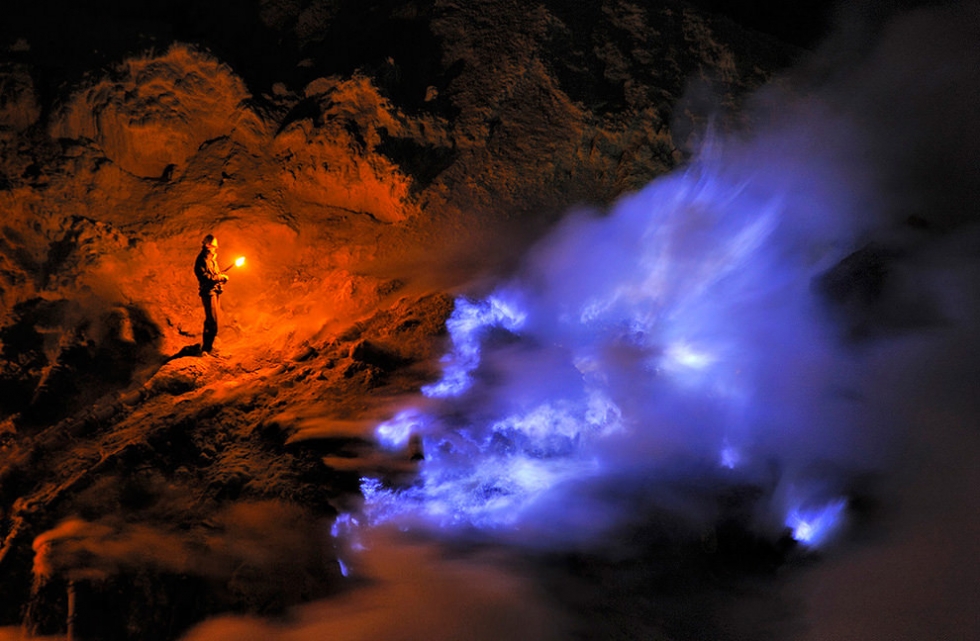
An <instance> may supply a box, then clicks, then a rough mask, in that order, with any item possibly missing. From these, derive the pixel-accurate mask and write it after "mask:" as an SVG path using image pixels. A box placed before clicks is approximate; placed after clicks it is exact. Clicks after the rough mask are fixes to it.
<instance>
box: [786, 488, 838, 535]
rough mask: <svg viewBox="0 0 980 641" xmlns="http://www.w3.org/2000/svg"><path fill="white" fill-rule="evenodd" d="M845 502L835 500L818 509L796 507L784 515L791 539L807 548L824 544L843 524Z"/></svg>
mask: <svg viewBox="0 0 980 641" xmlns="http://www.w3.org/2000/svg"><path fill="white" fill-rule="evenodd" d="M846 507H847V500H846V499H843V498H839V499H836V500H834V501H831V502H830V503H827V504H825V505H821V506H818V507H811V508H802V507H797V508H793V509H792V510H790V512H789V514H787V515H786V527H788V528H790V530H792V532H793V539H795V540H796V541H798V542H799V543H802V544H804V545H806V546H807V547H819V546H820V545H822V544H824V543H826V542H827V541H828V540H829V539H830V538H831V537H832V536H833V535H834V534H835V533H836V532H837V530H838V529H839V528H840V527H841V525H842V524H843V522H844V514H845V508H846Z"/></svg>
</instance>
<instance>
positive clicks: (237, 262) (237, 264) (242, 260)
mask: <svg viewBox="0 0 980 641" xmlns="http://www.w3.org/2000/svg"><path fill="white" fill-rule="evenodd" d="M244 264H245V257H244V256H240V257H239V258H237V259H236V260H235V262H233V263H232V264H231V265H228V266H227V267H225V268H224V269H223V270H221V271H224V272H228V271H231V268H232V267H241V266H242V265H244Z"/></svg>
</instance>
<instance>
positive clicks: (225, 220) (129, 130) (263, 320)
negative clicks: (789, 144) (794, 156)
mask: <svg viewBox="0 0 980 641" xmlns="http://www.w3.org/2000/svg"><path fill="white" fill-rule="evenodd" d="M368 4H369V6H368V7H367V8H361V9H358V10H354V9H351V8H350V7H348V6H346V5H342V4H341V3H331V2H321V1H319V0H318V1H316V2H276V1H274V0H269V1H263V2H261V3H260V4H259V11H258V16H257V17H256V16H251V18H249V17H246V18H243V19H244V20H246V21H247V20H249V19H251V20H255V21H261V23H262V24H264V25H265V27H264V28H265V29H267V30H272V32H274V33H277V34H279V36H280V37H281V38H284V39H285V40H286V41H287V42H289V43H292V45H291V46H293V47H295V49H294V50H291V51H292V54H283V57H284V58H288V57H289V55H294V56H295V58H294V59H292V61H291V62H292V65H293V66H292V67H290V68H288V71H284V72H283V74H284V75H286V76H289V78H287V80H288V81H289V82H290V83H291V84H290V85H289V86H287V85H286V84H275V85H274V86H268V87H258V88H256V87H249V86H247V85H246V82H245V81H244V80H243V79H242V77H240V75H239V73H244V72H243V71H241V70H239V69H234V68H232V67H231V66H229V64H228V62H227V61H224V60H222V59H221V57H220V55H218V54H214V53H208V52H206V51H205V50H204V49H202V48H201V47H199V46H197V45H196V44H193V43H191V44H186V43H173V44H171V43H170V42H166V46H165V47H162V48H160V47H158V48H157V51H159V53H153V52H142V51H133V52H132V55H131V56H129V57H126V58H125V59H117V60H112V61H111V63H112V66H111V69H110V70H109V71H107V72H105V73H101V74H100V73H93V74H92V75H91V76H90V77H89V78H87V79H85V80H81V79H79V78H72V81H73V83H74V84H72V85H70V86H68V87H67V88H66V89H65V90H64V91H63V93H62V95H61V96H60V100H59V101H57V102H55V101H53V100H51V99H50V97H48V98H43V97H42V92H39V91H37V90H36V89H35V85H34V80H33V76H32V74H33V75H34V76H40V77H42V80H44V82H45V83H46V84H45V87H49V86H50V84H47V83H50V82H51V81H50V79H46V78H44V74H45V69H46V67H44V66H43V63H42V62H41V60H42V58H43V55H44V52H43V51H40V52H37V54H36V55H37V56H38V60H39V62H38V65H39V66H38V67H36V68H34V67H31V66H30V55H33V54H31V50H30V48H29V47H28V48H27V49H24V47H23V46H20V47H17V48H11V49H10V50H9V51H10V52H11V54H10V55H11V56H12V57H19V58H21V59H25V58H26V59H27V62H18V63H17V64H14V63H9V64H8V63H4V66H3V67H2V68H0V151H2V158H0V171H2V173H0V212H2V222H0V298H2V308H0V345H2V347H0V349H2V355H3V361H2V363H0V421H2V423H0V439H2V440H0V444H2V448H3V449H2V450H0V452H2V458H0V536H2V543H0V569H2V572H3V576H4V580H3V585H2V587H0V603H2V605H0V624H15V623H18V622H19V621H20V620H21V617H22V616H26V619H27V623H28V625H29V627H31V628H32V629H33V630H35V631H37V632H45V633H47V632H57V631H58V630H60V629H62V627H63V622H64V621H65V617H66V611H65V608H66V605H65V603H64V598H65V597H64V595H65V589H66V586H67V585H68V582H71V585H72V586H73V587H72V590H76V591H77V594H76V596H77V597H78V598H79V599H80V600H82V601H85V600H86V599H87V600H88V601H89V603H100V604H101V607H103V608H104V609H106V611H107V612H108V613H109V615H108V618H107V621H110V622H105V621H102V622H100V621H96V620H95V619H94V618H91V616H90V615H85V616H83V617H82V618H81V619H79V622H78V625H79V626H80V629H84V630H87V631H88V633H90V634H94V635H96V636H101V637H103V638H139V639H171V638H176V637H177V636H179V635H180V634H181V632H182V631H183V629H185V628H186V627H187V626H188V625H190V624H192V623H194V622H195V621H197V620H199V619H201V618H203V617H205V616H207V615H208V614H210V613H213V612H217V611H223V610H229V609H237V610H245V611H251V612H278V611H281V610H282V608H284V607H286V606H288V605H290V604H293V603H297V602H300V601H303V600H308V599H310V598H313V597H315V596H318V595H322V594H324V593H328V592H330V591H331V590H334V589H335V588H336V581H335V580H336V578H337V576H338V572H339V570H338V566H337V565H336V563H332V562H327V563H325V562H324V560H323V559H324V558H326V559H328V560H329V559H332V557H333V556H334V554H335V552H334V551H332V550H329V549H327V550H324V549H322V547H323V543H322V541H323V537H322V536H318V535H317V532H322V531H323V529H324V528H326V527H328V526H329V524H330V522H331V520H332V519H333V518H334V517H335V515H336V514H337V511H338V509H342V508H343V506H344V505H345V504H346V503H347V502H349V501H350V500H352V498H354V497H356V495H357V473H358V471H363V470H359V469H358V466H363V465H367V464H368V462H369V464H370V465H372V466H375V467H376V468H377V469H390V470H395V471H398V470H402V469H403V468H404V465H403V462H399V461H395V460H387V459H385V458H384V457H381V458H377V457H374V458H371V457H370V456H367V455H365V454H364V452H365V451H366V450H367V449H370V445H369V443H368V440H367V429H368V427H369V426H370V425H371V424H372V423H373V422H375V421H377V420H379V419H381V418H383V417H384V416H386V415H387V414H388V413H389V410H390V407H391V406H393V403H394V400H393V399H395V398H396V397H397V396H398V395H400V394H403V393H405V392H410V391H414V390H417V389H418V387H419V386H420V385H422V384H423V383H425V382H428V381H431V380H432V379H433V377H434V376H435V375H436V373H437V372H436V365H435V361H436V357H437V355H438V347H439V338H440V337H441V335H442V333H443V331H444V330H443V321H444V320H445V319H446V318H447V317H448V315H449V314H450V312H451V311H452V305H451V299H450V297H449V296H448V295H446V294H445V293H444V292H447V291H450V290H451V289H453V288H456V287H459V286H460V285H461V284H463V283H465V282H467V281H468V280H469V279H471V278H474V277H479V276H484V275H486V274H487V273H495V272H500V271H503V270H506V269H507V268H508V267H509V266H511V264H512V262H513V259H514V257H516V256H517V255H519V254H520V252H521V251H522V250H523V248H524V247H526V246H527V244H528V243H529V242H531V241H532V240H533V239H534V238H535V237H537V236H538V235H539V234H540V233H541V232H542V231H543V230H544V229H546V228H547V226H548V225H549V224H550V223H551V222H553V221H554V220H556V219H557V217H558V216H559V215H560V214H561V213H562V212H563V211H564V210H565V209H566V208H567V207H569V206H571V205H574V204H577V203H583V202H585V203H593V204H606V203H609V202H611V201H612V200H613V199H615V198H616V197H618V196H619V195H621V194H623V193H626V192H628V191H630V190H633V189H635V188H637V187H639V186H641V185H643V184H644V183H646V182H647V181H648V180H650V179H651V178H652V177H654V176H656V175H659V174H661V173H663V172H665V171H667V170H668V169H670V168H672V167H673V166H674V165H675V164H677V163H678V162H679V160H681V159H682V158H683V157H684V155H685V153H687V148H688V147H687V145H688V142H689V141H688V140H687V138H688V137H689V136H693V135H694V134H696V133H697V131H698V125H699V123H700V122H701V121H702V120H703V119H704V117H705V113H704V112H703V111H701V109H700V106H699V104H698V96H699V95H706V94H704V93H703V92H701V93H699V91H700V90H699V91H693V92H691V93H690V94H688V98H687V99H686V100H685V101H681V100H680V99H681V97H682V95H683V94H684V92H685V90H686V88H687V83H688V82H689V80H690V79H692V78H694V79H696V83H695V84H696V85H697V86H698V87H701V88H703V87H706V86H708V85H710V86H712V87H713V90H714V92H715V93H713V94H712V95H716V96H720V102H721V104H722V105H724V106H732V105H735V104H736V103H737V100H738V96H740V95H741V94H742V93H743V92H744V91H745V90H747V89H750V88H752V87H754V86H756V85H758V84H759V83H761V82H762V81H764V80H765V79H766V78H767V77H768V75H769V73H770V72H771V70H772V69H774V68H775V67H776V66H778V64H779V62H780V61H782V60H785V59H786V55H787V54H786V51H788V49H785V48H782V49H781V48H779V47H778V46H776V45H773V44H771V43H765V44H764V45H759V44H758V42H759V41H756V42H755V43H753V42H750V41H748V40H742V39H741V38H742V37H743V34H741V33H739V32H738V31H737V30H736V29H735V28H734V27H732V26H731V25H727V24H723V25H721V26H720V27H719V29H721V30H722V31H723V32H724V33H725V34H727V35H728V36H732V37H731V38H730V39H727V40H726V39H724V38H720V37H719V36H718V35H717V34H716V32H715V30H714V29H715V27H714V25H713V23H712V22H711V20H710V19H709V18H707V17H705V16H703V15H700V14H698V13H696V12H694V11H692V10H690V9H689V8H686V7H684V6H681V5H676V4H674V3H665V4H663V5H657V6H640V5H636V4H632V3H627V2H619V1H616V2H594V3H573V4H572V5H570V4H568V3H565V2H546V3H543V4H540V5H537V6H536V7H534V8H533V9H532V10H530V11H529V10H528V9H527V7H526V6H525V4H524V3H519V2H467V3H455V2H431V3H424V2H423V3H409V4H405V5H404V6H402V5H398V6H394V5H392V4H391V3H368ZM364 11H367V13H366V14H365V13H364ZM367 17H369V18H370V19H371V21H373V22H365V19H366V18H367ZM255 24H258V22H255ZM375 26H376V27H377V34H375V35H374V36H371V34H370V30H371V29H372V28H373V27H375ZM352 28H356V29H357V30H358V31H357V33H358V34H359V35H362V36H364V38H362V39H361V40H358V39H357V38H356V37H355V36H354V35H352V34H345V33H344V30H350V29H352ZM263 33H266V34H267V35H268V33H269V32H268V31H263ZM365 34H367V35H365ZM399 34H401V35H399ZM404 34H410V35H412V36H417V38H415V39H409V40H410V43H406V41H405V40H403V39H401V38H402V36H404ZM391 35H395V36H398V37H392V38H390V39H389V38H387V36H391ZM345 36H347V37H350V38H351V40H352V41H355V42H358V43H359V45H358V46H360V47H361V48H362V50H361V51H360V53H361V54H362V55H363V58H362V59H341V58H335V57H331V55H330V54H333V53H335V52H336V50H337V49H338V48H341V46H342V45H340V44H338V42H341V40H342V39H343V38H344V37H345ZM734 36H738V37H737V38H736V37H734ZM18 42H19V41H18ZM763 42H764V41H763ZM250 44H251V43H249V42H247V41H243V42H240V43H238V46H239V49H238V50H236V51H237V52H238V53H237V54H236V55H245V54H244V53H242V52H243V51H245V50H246V49H247V48H248V47H249V46H250ZM389 46H390V48H391V51H390V52H388V51H386V47H389ZM414 50H418V51H420V52H421V53H419V54H418V57H417V58H413V57H412V54H411V53H410V52H411V51H414ZM25 52H26V53H25ZM382 53H384V55H380V54H382ZM345 65H346V67H345ZM297 69H299V70H300V71H299V72H297ZM356 69H360V70H359V71H357V70H356ZM297 73H299V74H300V75H303V74H314V73H321V74H322V75H317V76H316V77H306V78H303V80H302V82H299V83H296V82H293V79H294V78H296V77H297ZM44 95H47V94H44ZM46 100H47V101H46ZM672 125H673V127H674V129H673V130H671V126H672ZM677 132H680V135H681V137H682V138H683V139H681V140H678V139H676V138H675V133H677ZM501 230H502V231H501ZM207 233H213V234H215V235H217V237H218V238H219V241H220V246H219V256H220V259H219V260H220V263H221V264H222V266H224V265H226V264H229V263H231V261H232V260H233V258H234V257H236V256H239V255H245V256H246V257H247V262H246V263H245V266H244V267H242V268H236V269H235V270H232V271H231V272H230V276H231V280H230V282H229V284H228V285H227V287H226V293H225V294H224V296H223V298H222V304H223V314H222V318H221V329H220V332H219V339H218V346H219V352H220V354H221V355H220V357H218V358H214V357H204V358H193V357H186V356H185V355H186V354H188V353H190V352H191V351H192V350H190V349H188V348H189V347H191V346H193V345H194V344H196V343H197V342H198V339H199V334H200V326H201V322H202V316H203V315H202V311H201V309H200V303H199V301H198V297H197V289H196V288H197V285H196V282H195V281H194V278H193V276H192V271H191V265H192V263H193V260H194V257H195V255H196V253H197V251H198V248H199V246H200V241H201V238H202V237H203V236H204V235H205V234H207ZM324 457H327V458H326V460H327V461H328V463H329V462H330V461H333V463H334V465H332V466H330V465H325V464H324V462H323V461H324ZM343 459H346V460H347V461H348V463H347V464H344V463H343ZM351 461H354V463H351ZM32 544H33V548H32ZM269 577H278V578H277V579H275V580H274V581H269V580H267V579H268V578H269ZM134 586H135V587H136V589H135V590H134V589H133V588H134ZM124 595H125V596H124ZM187 595H192V596H193V597H194V598H193V599H192V598H190V597H188V596H187ZM92 607H94V606H92ZM86 616H88V617H89V618H86ZM164 622H166V624H164Z"/></svg>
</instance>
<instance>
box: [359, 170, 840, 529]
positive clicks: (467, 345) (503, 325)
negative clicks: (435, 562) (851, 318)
mask: <svg viewBox="0 0 980 641" xmlns="http://www.w3.org/2000/svg"><path fill="white" fill-rule="evenodd" d="M800 171H802V170H801V168H800V167H799V166H798V165H797V164H793V163H782V162H781V159H780V158H778V157H776V158H774V159H771V160H770V161H768V163H764V164H763V165H762V166H761V167H760V166H759V162H758V161H753V162H745V163H739V162H729V163H727V164H720V163H719V162H717V157H714V159H712V160H709V161H706V162H703V163H701V164H698V165H695V166H694V167H692V168H691V169H689V170H688V171H687V172H684V173H681V174H677V175H672V176H668V177H666V178H664V179H661V180H658V181H656V182H654V183H652V184H651V185H649V186H648V187H647V188H646V189H644V190H643V191H641V192H639V193H637V194H635V195H633V196H630V197H628V198H626V199H624V200H623V201H622V202H621V203H619V204H618V205H617V206H616V207H615V209H614V210H613V211H612V212H610V213H609V215H607V216H605V217H599V216H573V217H571V218H570V219H569V220H567V221H566V222H565V223H564V224H563V225H562V226H561V227H560V228H559V229H557V230H556V232H555V233H554V234H553V235H552V236H551V237H550V238H549V239H548V240H547V241H546V242H544V243H543V244H542V245H541V246H539V247H538V248H536V250H535V251H534V252H533V254H532V255H531V256H530V258H529V259H528V261H527V264H526V265H525V269H524V271H523V273H522V274H521V276H520V277H518V278H516V279H514V280H513V281H512V282H509V283H506V285H505V286H502V287H501V288H500V289H498V290H497V291H496V292H495V293H493V294H492V295H490V296H489V297H487V298H486V299H483V300H470V299H467V298H460V299H458V300H457V301H456V307H455V311H454V313H453V314H452V316H451V318H450V319H449V321H448V322H447V329H448V331H449V336H450V342H451V348H450V351H449V353H448V354H447V355H446V356H445V357H444V358H443V361H442V364H443V374H442V377H441V379H440V380H438V381H437V382H435V383H433V384H431V385H428V386H426V387H424V388H423V389H422V394H423V395H424V396H425V397H427V399H428V400H427V401H426V402H425V403H421V402H420V404H419V406H418V407H416V408H409V409H406V410H403V411H402V412H400V413H398V414H397V415H395V416H394V417H393V418H392V419H390V420H388V421H385V422H384V423H382V424H381V425H379V426H378V428H377V437H378V439H379V441H381V442H382V443H383V444H385V445H386V446H388V447H393V448H398V447H403V446H404V445H405V443H406V442H407V440H408V439H409V436H410V435H411V434H413V433H414V434H418V435H420V436H421V437H422V439H423V441H424V448H423V449H424V452H425V460H424V461H423V462H422V463H421V464H420V466H419V473H418V479H417V480H416V482H415V483H414V484H412V485H410V486H409V487H402V488H397V487H389V486H386V485H385V484H383V483H381V482H380V481H378V480H376V479H364V480H363V481H362V490H363V493H364V496H365V499H366V508H365V511H366V513H367V515H368V517H369V519H370V521H371V522H373V523H380V522H385V521H392V520H394V521H400V522H412V523H418V524H428V525H430V526H436V527H440V528H457V527H458V528H477V529H480V530H485V531H500V530H508V531H512V532H513V531H520V530H521V529H522V528H529V527H533V529H534V530H535V531H536V532H541V531H542V530H544V531H547V530H548V529H549V528H551V529H552V530H553V531H556V532H559V531H560V532H561V533H562V535H567V534H568V531H569V530H573V529H582V530H583V532H584V534H586V535H587V534H588V533H589V531H599V530H601V529H602V528H603V527H606V526H607V525H610V524H612V523H614V522H615V520H616V519H617V518H629V516H630V514H629V511H630V508H628V507H623V506H610V505H604V506H603V505H597V504H596V502H598V503H601V502H602V499H601V498H599V499H596V498H595V497H596V496H597V495H601V492H598V493H597V492H593V491H592V489H590V488H596V487H604V486H605V485H608V484H610V483H615V484H625V485H629V484H631V483H636V485H637V486H643V487H650V484H649V479H650V477H651V474H653V475H656V474H657V472H658V471H659V470H661V469H663V468H667V467H669V468H671V469H672V470H675V472H674V474H675V475H676V469H677V468H678V467H681V468H683V467H684V466H687V467H688V468H689V469H690V474H692V475H696V474H699V473H700V472H699V470H703V469H704V465H703V462H704V461H711V462H713V465H715V466H717V467H718V468H719V469H725V470H728V471H730V472H732V473H735V472H737V473H742V474H744V482H746V483H763V484H764V483H778V482H782V481H781V478H780V479H776V480H772V479H769V480H763V481H760V480H759V479H760V478H763V477H765V474H764V473H763V472H761V471H760V470H770V471H771V470H773V469H775V470H778V474H779V475H782V476H784V477H786V478H789V479H792V477H793V474H794V470H796V469H798V468H800V469H802V467H804V466H805V465H807V464H808V463H809V462H810V461H811V459H812V460H817V459H826V458H827V457H831V458H832V457H833V456H834V455H835V452H836V448H838V447H840V446H839V445H838V444H839V443H842V442H845V443H846V434H844V433H842V431H841V430H842V429H843V428H841V427H839V426H841V425H846V422H844V421H840V420H838V419H839V414H840V412H839V410H840V408H839V407H838V404H837V402H836V401H834V400H833V399H832V398H831V397H830V396H828V393H827V389H828V388H830V387H833V386H837V387H838V388H839V387H840V386H842V385H844V383H842V380H844V379H846V375H847V370H846V367H843V366H842V365H841V362H840V360H839V359H838V358H837V357H836V356H835V352H834V350H833V349H831V346H830V345H829V338H828V335H827V334H828V333H827V332H826V331H825V330H824V328H823V327H822V326H821V324H820V323H819V322H818V320H817V319H818V314H817V313H816V311H815V302H814V299H813V293H812V287H811V286H810V284H811V281H812V279H813V278H814V276H815V275H816V274H818V273H820V271H821V270H823V269H826V268H827V267H828V266H829V265H832V264H833V263H834V262H835V261H836V260H839V258H840V256H841V252H842V246H841V239H840V238H839V236H838V232H839V230H840V227H841V226H840V225H837V224H836V223H835V221H834V214H833V202H829V201H827V199H826V198H824V190H822V189H819V188H810V189H807V188H801V184H803V183H805V180H803V179H802V178H801V176H800V175H799V172H800ZM815 216H823V217H824V218H825V219H826V220H822V221H821V220H819V219H815V218H814V217H815ZM423 406H424V407H425V409H424V410H423V409H420V408H421V407H423ZM770 476H771V475H770ZM772 490H773V488H772V487H769V488H767V491H772ZM586 495H588V496H589V501H591V502H592V503H588V504H587V503H586V502H585V501H584V500H583V498H582V497H583V496H586ZM802 499H803V500H806V499H807V497H806V496H805V495H804V496H803V497H802ZM570 504H572V505H575V506H576V508H577V509H575V510H569V509H567V508H566V507H563V506H568V505H570ZM834 505H836V504H834ZM583 506H584V507H583ZM593 506H594V508H593ZM773 509H775V508H773ZM843 509H844V507H843V504H841V506H840V507H839V508H837V514H836V516H835V515H833V514H832V510H831V511H827V512H826V513H824V515H823V516H820V515H817V516H814V515H812V514H810V513H809V512H806V513H803V512H798V511H794V512H792V513H791V516H792V518H793V519H794V521H793V523H794V524H793V525H792V526H791V527H793V530H794V532H795V536H797V538H798V540H800V541H801V542H804V543H807V544H808V545H817V544H819V543H820V542H821V541H822V540H823V534H822V533H824V532H828V531H829V530H830V525H829V523H828V521H829V520H831V519H832V517H834V518H837V517H839V516H840V513H841V512H842V511H843ZM583 512H585V513H587V514H593V513H594V519H591V521H593V522H590V519H588V518H587V519H585V520H584V522H583V519H581V514H582V513H583ZM572 513H574V514H575V516H574V522H572V520H571V519H572V517H571V516H569V515H570V514H572ZM778 518H779V519H782V518H783V517H782V516H779V517H778ZM787 518H790V517H787Z"/></svg>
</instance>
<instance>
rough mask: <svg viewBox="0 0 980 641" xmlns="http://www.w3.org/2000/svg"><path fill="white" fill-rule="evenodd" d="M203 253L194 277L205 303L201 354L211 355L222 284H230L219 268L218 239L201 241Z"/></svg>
mask: <svg viewBox="0 0 980 641" xmlns="http://www.w3.org/2000/svg"><path fill="white" fill-rule="evenodd" d="M201 245H202V247H201V253H200V254H198V255H197V260H196V261H194V275H195V276H197V282H198V284H199V285H200V293H201V302H202V303H204V340H203V342H202V343H201V353H202V354H210V353H211V350H213V349H214V337H215V336H217V335H218V309H219V303H218V297H219V296H221V286H222V284H224V283H226V282H228V274H223V273H222V272H221V269H220V268H219V267H218V239H217V238H215V237H214V235H213V234H208V235H207V236H205V237H204V240H203V241H201Z"/></svg>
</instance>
